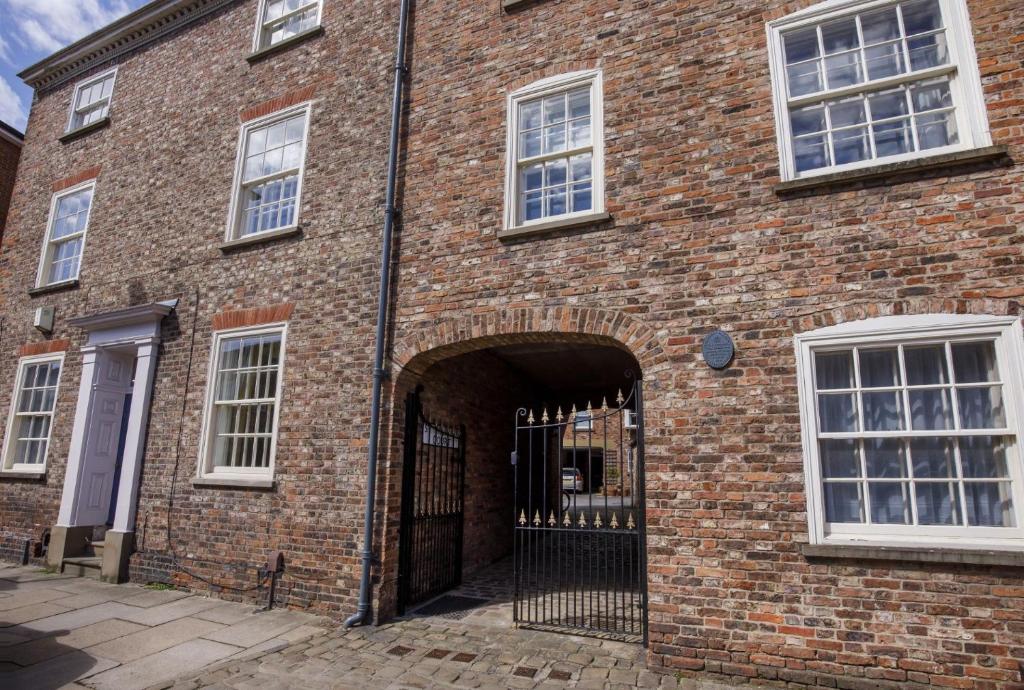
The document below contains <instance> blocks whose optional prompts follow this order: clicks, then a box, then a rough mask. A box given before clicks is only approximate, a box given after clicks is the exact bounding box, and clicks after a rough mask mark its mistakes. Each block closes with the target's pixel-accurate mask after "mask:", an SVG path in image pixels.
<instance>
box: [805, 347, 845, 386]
mask: <svg viewBox="0 0 1024 690" xmlns="http://www.w3.org/2000/svg"><path fill="white" fill-rule="evenodd" d="M814 373H815V385H816V386H817V388H818V390H834V389H837V388H853V387H854V385H853V353H852V351H850V350H845V351H843V352H819V353H816V354H815V355H814Z"/></svg>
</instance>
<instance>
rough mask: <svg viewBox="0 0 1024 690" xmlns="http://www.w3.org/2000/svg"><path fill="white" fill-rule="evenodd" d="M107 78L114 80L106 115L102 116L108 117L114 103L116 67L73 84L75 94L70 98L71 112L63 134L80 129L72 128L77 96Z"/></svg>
mask: <svg viewBox="0 0 1024 690" xmlns="http://www.w3.org/2000/svg"><path fill="white" fill-rule="evenodd" d="M107 77H113V78H114V83H113V84H112V85H111V86H110V95H109V96H107V114H106V115H105V116H104V117H110V106H111V105H113V103H114V90H115V89H116V88H117V67H112V68H110V69H108V70H107V71H106V72H103V73H102V74H97V75H95V76H93V77H89V78H88V79H83V80H82V81H80V82H78V83H77V84H75V92H74V94H73V95H72V96H71V110H70V112H69V113H68V125H67V127H66V128H65V130H64V131H65V133H67V132H73V131H75V130H77V129H80V127H75V126H74V124H75V114H76V113H77V112H78V96H79V94H81V93H82V91H83V90H84V89H87V88H89V87H90V86H92V85H93V84H95V83H96V82H99V81H103V80H105V79H106V78H107ZM88 126H89V125H82V126H81V127H88Z"/></svg>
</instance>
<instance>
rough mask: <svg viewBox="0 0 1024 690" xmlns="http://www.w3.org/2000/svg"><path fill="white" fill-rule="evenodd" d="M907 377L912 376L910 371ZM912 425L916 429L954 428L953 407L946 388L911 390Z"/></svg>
mask: <svg viewBox="0 0 1024 690" xmlns="http://www.w3.org/2000/svg"><path fill="white" fill-rule="evenodd" d="M907 377H908V378H909V377H910V374H909V372H908V374H907ZM909 397H910V425H911V428H912V429H914V430H915V431H929V430H932V431H933V430H937V429H952V428H953V408H952V405H951V404H950V400H949V390H948V389H945V388H939V389H926V390H911V391H910V393H909Z"/></svg>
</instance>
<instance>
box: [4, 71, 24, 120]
mask: <svg viewBox="0 0 1024 690" xmlns="http://www.w3.org/2000/svg"><path fill="white" fill-rule="evenodd" d="M0 120H3V121H4V122H6V123H7V124H9V125H13V126H14V127H15V128H16V129H22V130H23V129H25V124H26V123H27V122H28V112H27V111H26V110H25V106H24V105H23V104H22V102H21V97H20V96H18V94H16V93H15V92H14V89H13V88H11V85H10V84H9V83H8V82H7V80H6V79H4V78H3V77H0Z"/></svg>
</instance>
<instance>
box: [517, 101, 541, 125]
mask: <svg viewBox="0 0 1024 690" xmlns="http://www.w3.org/2000/svg"><path fill="white" fill-rule="evenodd" d="M538 127H540V101H531V102H529V103H523V104H521V105H520V106H519V129H520V130H525V129H536V128H538Z"/></svg>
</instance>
